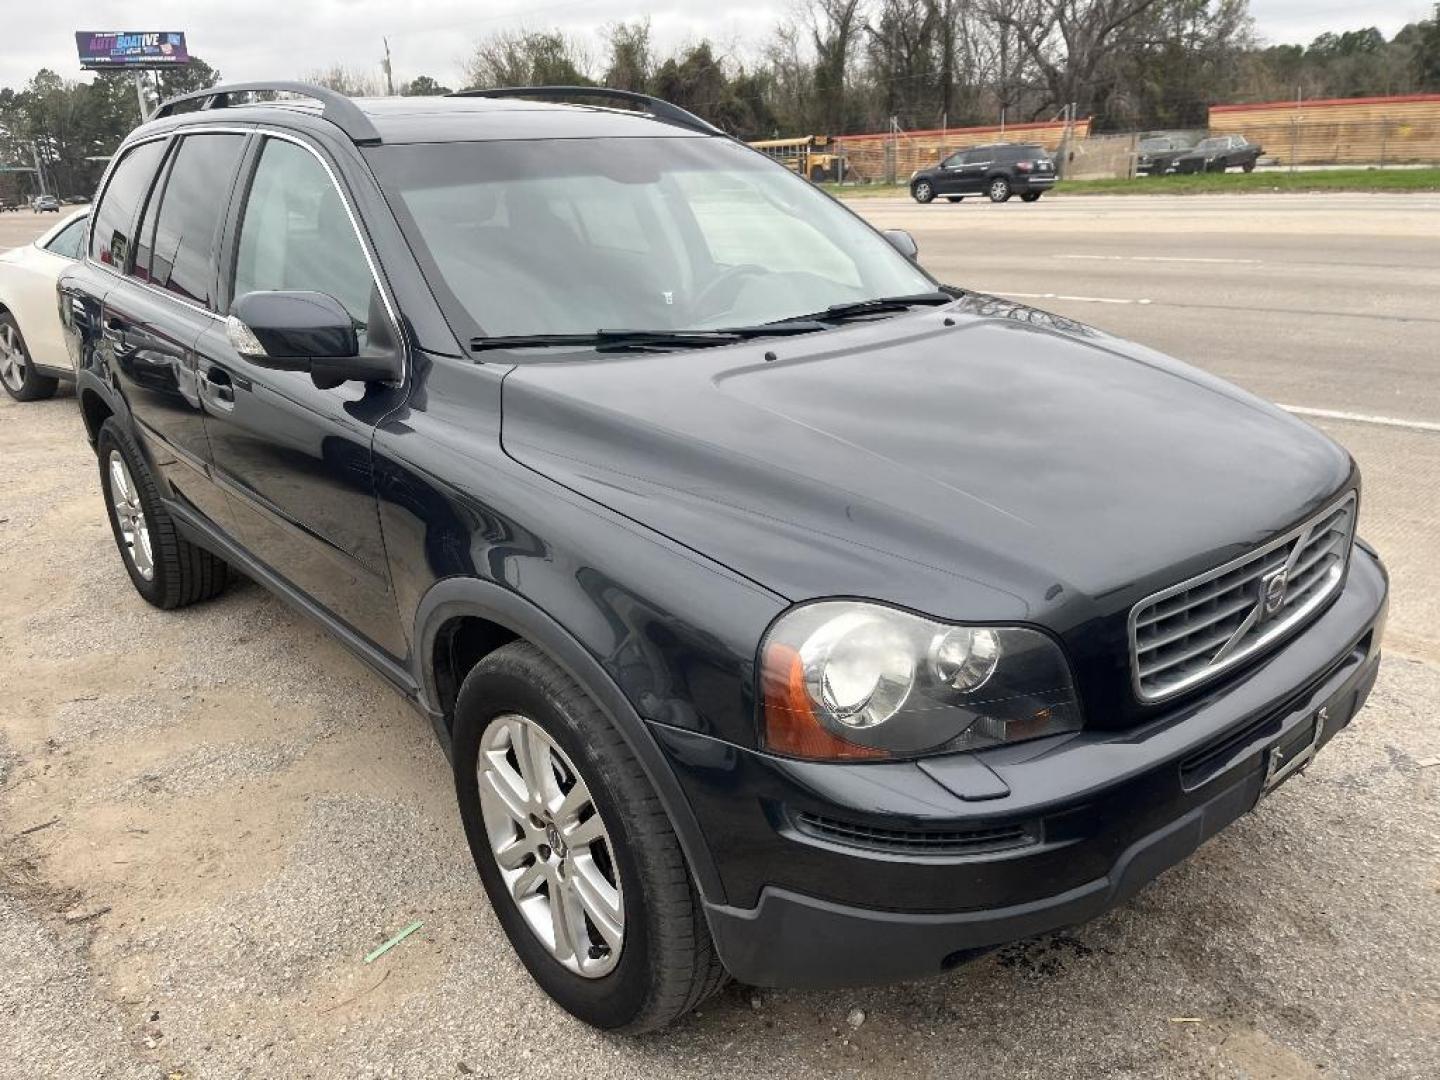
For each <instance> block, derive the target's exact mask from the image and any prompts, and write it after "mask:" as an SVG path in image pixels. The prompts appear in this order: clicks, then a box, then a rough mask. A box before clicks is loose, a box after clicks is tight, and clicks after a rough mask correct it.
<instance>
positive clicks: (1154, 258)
mask: <svg viewBox="0 0 1440 1080" xmlns="http://www.w3.org/2000/svg"><path fill="white" fill-rule="evenodd" d="M1055 258H1057V259H1090V260H1094V261H1099V262H1163V263H1238V264H1243V265H1245V266H1261V265H1263V264H1264V263H1263V260H1261V259H1207V258H1201V257H1200V256H1198V255H1196V256H1191V255H1056V256H1055Z"/></svg>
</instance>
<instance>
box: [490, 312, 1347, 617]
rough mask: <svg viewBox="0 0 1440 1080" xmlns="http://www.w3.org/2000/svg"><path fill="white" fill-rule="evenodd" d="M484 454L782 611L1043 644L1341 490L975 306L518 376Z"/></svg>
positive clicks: (1159, 381)
mask: <svg viewBox="0 0 1440 1080" xmlns="http://www.w3.org/2000/svg"><path fill="white" fill-rule="evenodd" d="M947 320H948V321H949V323H950V325H947V324H946V322H947ZM767 354H768V355H771V356H774V357H775V359H774V360H771V361H767V359H766V356H767ZM502 437H503V443H504V447H505V450H506V452H507V453H508V454H509V455H510V456H511V457H513V458H514V459H515V460H517V461H519V462H521V463H523V464H524V465H526V466H528V467H530V468H532V469H534V470H536V471H537V472H540V473H542V474H544V475H545V476H547V477H550V478H552V479H554V480H556V481H558V482H559V483H561V484H564V485H565V486H567V487H569V488H571V489H573V490H575V491H577V492H580V493H582V494H584V495H586V496H587V497H589V498H591V499H593V500H595V501H597V502H599V503H602V504H604V505H606V506H608V507H610V508H612V509H613V510H616V511H618V512H620V513H622V514H624V515H626V516H628V517H630V518H632V519H634V520H635V521H637V522H640V523H641V524H643V525H645V526H647V527H649V528H651V529H654V530H657V531H659V532H661V533H664V534H667V535H668V536H670V537H671V538H673V539H674V540H677V541H679V542H680V543H682V544H685V545H687V546H689V547H690V548H692V549H694V550H696V551H698V552H701V553H703V554H704V555H707V556H709V557H710V558H712V559H714V560H717V561H718V562H721V563H724V564H725V565H727V566H729V567H730V568H731V569H733V570H735V571H737V572H739V573H741V574H744V575H746V576H747V577H749V578H751V579H753V580H754V581H756V582H758V583H760V584H762V585H764V586H766V587H767V588H769V589H771V590H773V591H774V592H776V593H779V594H781V595H782V596H784V597H786V598H788V599H790V600H795V601H799V600H803V599H807V598H815V597H822V596H860V597H868V598H873V599H878V600H882V601H889V602H891V603H895V604H900V605H903V606H906V607H909V608H913V609H916V610H918V611H922V612H925V613H927V614H930V615H934V616H937V617H940V618H952V619H993V620H1025V621H1032V622H1039V623H1041V624H1044V625H1049V626H1051V627H1052V628H1053V629H1055V630H1057V631H1059V632H1061V633H1065V632H1066V631H1067V630H1071V629H1074V628H1076V627H1081V626H1084V625H1085V624H1086V623H1087V622H1089V621H1090V620H1093V619H1095V618H1096V617H1098V616H1103V615H1106V614H1109V613H1114V612H1118V611H1121V610H1124V611H1128V609H1129V607H1130V605H1132V604H1133V603H1134V602H1135V601H1136V600H1138V599H1140V598H1141V597H1143V596H1145V595H1148V594H1149V593H1150V592H1153V591H1154V590H1156V589H1158V588H1161V587H1164V586H1166V585H1170V584H1173V583H1175V582H1176V581H1179V580H1181V579H1183V578H1185V577H1187V576H1190V575H1191V574H1194V573H1197V572H1199V571H1201V570H1203V569H1207V568H1209V567H1210V566H1213V565H1216V564H1218V563H1220V562H1223V561H1225V560H1227V559H1229V558H1232V557H1234V556H1236V555H1239V554H1241V553H1243V552H1244V551H1246V550H1248V549H1249V548H1250V547H1252V546H1254V545H1256V544H1258V543H1260V542H1261V541H1262V540H1264V539H1265V538H1267V537H1268V536H1270V535H1272V534H1274V533H1276V532H1278V531H1280V530H1283V529H1284V528H1286V527H1287V526H1290V525H1292V524H1294V523H1295V522H1296V521H1297V520H1299V519H1301V518H1303V517H1304V516H1306V515H1307V514H1310V513H1312V512H1314V511H1317V510H1318V509H1320V508H1321V507H1322V506H1323V505H1324V504H1325V502H1326V501H1327V500H1329V499H1330V498H1331V497H1332V496H1334V495H1335V493H1336V492H1337V491H1338V490H1339V489H1340V488H1342V487H1343V486H1344V485H1345V484H1346V482H1347V480H1348V479H1349V478H1350V476H1351V472H1352V463H1351V461H1350V459H1349V456H1348V455H1347V454H1346V453H1345V452H1344V451H1343V450H1341V449H1340V448H1339V447H1338V446H1336V445H1335V444H1334V443H1333V442H1331V441H1330V440H1329V439H1328V438H1326V437H1325V436H1324V435H1322V434H1321V433H1320V432H1318V431H1317V430H1315V429H1314V428H1312V427H1310V426H1309V425H1307V424H1304V423H1302V422H1300V421H1298V420H1296V419H1294V418H1293V417H1291V416H1289V415H1288V414H1286V413H1284V412H1282V411H1280V410H1279V409H1277V408H1275V407H1273V406H1271V405H1268V404H1266V403H1264V402H1263V401H1261V400H1259V399H1258V398H1255V397H1252V396H1251V395H1249V394H1246V393H1244V392H1242V391H1240V390H1238V389H1236V388H1235V387H1233V386H1230V385H1229V384H1227V383H1225V382H1223V381H1221V380H1219V379H1215V378H1213V377H1211V376H1209V375H1206V374H1204V373H1202V372H1200V371H1197V370H1195V369H1193V368H1190V367H1187V366H1186V365H1184V364H1181V363H1179V362H1177V361H1174V360H1170V359H1168V358H1166V357H1163V356H1161V355H1160V354H1158V353H1154V352H1151V351H1149V350H1147V349H1144V348H1141V347H1139V346H1135V345H1131V344H1127V343H1124V342H1121V341H1119V340H1117V339H1115V338H1112V337H1109V336H1107V335H1104V334H1102V333H1100V332H1099V331H1096V330H1093V329H1091V328H1089V327H1086V326H1082V325H1080V324H1077V323H1074V322H1071V321H1069V320H1065V319H1060V318H1057V317H1055V316H1051V315H1047V314H1045V313H1043V312H1039V311H1036V310H1034V309H1032V308H1028V307H1024V306H1021V305H1018V304H1013V303H1010V302H1008V301H1003V300H997V299H995V298H993V297H985V296H966V297H965V298H964V299H962V300H961V301H959V302H958V303H956V304H954V305H949V306H947V307H945V308H942V309H930V310H927V311H924V312H921V313H916V314H911V315H906V316H901V317H898V318H891V319H886V320H881V321H875V322H868V323H865V324H861V325H856V326H851V327H847V328H844V329H839V330H835V331H830V332H825V333H818V334H815V335H807V336H804V337H800V338H790V339H783V338H777V339H766V340H762V341H759V342H752V343H746V344H743V345H736V346H727V347H724V348H717V349H708V350H704V351H697V352H688V353H661V354H645V355H630V356H616V357H606V358H602V359H599V360H597V359H595V358H594V357H593V355H592V356H591V357H589V358H588V359H586V360H584V361H576V360H573V359H572V360H567V361H560V362H553V363H547V362H538V363H530V364H525V365H521V366H517V367H516V368H514V369H513V370H512V371H511V372H510V373H509V374H508V375H507V376H506V379H505V383H504V418H503V429H502Z"/></svg>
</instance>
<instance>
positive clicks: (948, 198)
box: [945, 195, 965, 202]
mask: <svg viewBox="0 0 1440 1080" xmlns="http://www.w3.org/2000/svg"><path fill="white" fill-rule="evenodd" d="M945 201H946V202H964V201H965V196H964V195H946V196H945Z"/></svg>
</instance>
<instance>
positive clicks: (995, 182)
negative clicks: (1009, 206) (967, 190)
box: [985, 176, 1010, 203]
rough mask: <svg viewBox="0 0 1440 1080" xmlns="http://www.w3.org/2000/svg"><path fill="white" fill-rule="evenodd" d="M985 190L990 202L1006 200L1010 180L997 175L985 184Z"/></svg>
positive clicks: (1008, 194)
mask: <svg viewBox="0 0 1440 1080" xmlns="http://www.w3.org/2000/svg"><path fill="white" fill-rule="evenodd" d="M985 190H986V192H987V193H988V194H989V195H990V201H991V202H994V203H1001V202H1006V201H1007V200H1009V198H1010V181H1009V180H1007V179H1005V177H1003V176H997V177H995V178H993V179H992V180H991V181H990V183H989V184H987V185H986V187H985Z"/></svg>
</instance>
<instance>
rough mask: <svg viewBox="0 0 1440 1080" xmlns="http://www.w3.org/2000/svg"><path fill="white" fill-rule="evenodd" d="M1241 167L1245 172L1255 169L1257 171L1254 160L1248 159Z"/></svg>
mask: <svg viewBox="0 0 1440 1080" xmlns="http://www.w3.org/2000/svg"><path fill="white" fill-rule="evenodd" d="M1240 168H1241V169H1243V170H1244V171H1245V172H1254V171H1255V162H1253V161H1247V162H1245V164H1244V165H1241V166H1240Z"/></svg>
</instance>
